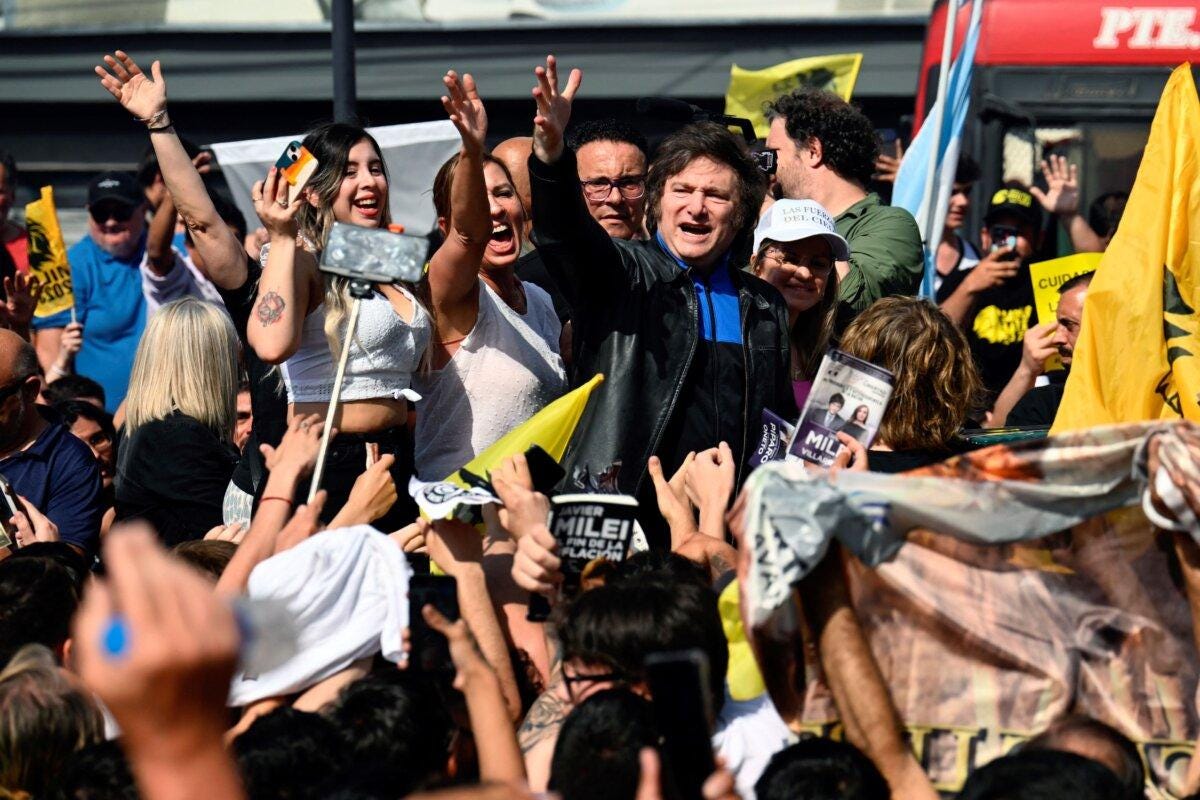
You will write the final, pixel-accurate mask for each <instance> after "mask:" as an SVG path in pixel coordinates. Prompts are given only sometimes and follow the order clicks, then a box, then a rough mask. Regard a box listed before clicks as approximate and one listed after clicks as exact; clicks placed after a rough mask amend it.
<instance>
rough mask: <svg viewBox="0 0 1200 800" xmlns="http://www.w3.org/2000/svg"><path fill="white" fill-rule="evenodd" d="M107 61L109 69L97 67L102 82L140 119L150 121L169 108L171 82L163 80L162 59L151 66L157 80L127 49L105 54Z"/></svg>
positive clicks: (127, 109)
mask: <svg viewBox="0 0 1200 800" xmlns="http://www.w3.org/2000/svg"><path fill="white" fill-rule="evenodd" d="M104 63H105V64H106V65H107V66H108V69H105V68H104V67H101V66H99V65H97V67H96V74H97V75H98V76H100V84H101V85H102V86H103V87H104V88H105V89H107V90H108V92H109V94H111V95H112V96H113V97H115V98H117V100H118V101H120V103H121V105H123V106H125V110H126V111H128V112H129V113H130V114H133V115H134V116H135V117H137V118H138V120H139V121H140V122H149V121H150V120H151V119H153V118H154V116H155V115H156V114H160V113H162V112H165V111H166V110H167V83H166V81H165V80H163V74H162V66H161V65H160V64H159V62H157V61H155V62H154V63H153V64H151V65H150V74H151V75H153V76H154V78H153V80H151V79H150V78H147V77H146V75H145V73H143V72H142V68H141V67H139V66H138V65H137V64H136V63H135V62H134V60H133V59H132V58H130V57H129V54H128V53H126V52H125V51H123V50H118V51H117V52H116V53H114V54H113V55H111V56H105V57H104Z"/></svg>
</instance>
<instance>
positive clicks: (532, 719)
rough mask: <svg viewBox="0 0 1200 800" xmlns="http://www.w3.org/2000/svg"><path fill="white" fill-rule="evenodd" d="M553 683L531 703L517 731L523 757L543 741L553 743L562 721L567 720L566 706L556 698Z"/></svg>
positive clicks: (556, 694)
mask: <svg viewBox="0 0 1200 800" xmlns="http://www.w3.org/2000/svg"><path fill="white" fill-rule="evenodd" d="M554 683H555V682H552V683H551V688H550V689H548V690H546V691H545V692H543V693H542V696H541V697H539V698H538V699H537V700H535V701H534V702H533V706H531V707H530V709H529V713H528V714H526V715H525V721H524V722H522V723H521V728H520V730H518V731H517V739H518V740H519V741H520V743H521V752H522V753H523V754H525V755H528V754H529V751H530V750H532V749H533V748H535V747H537V746H538V745H539V744H541V743H542V742H543V741H546V740H550V741H554V739H555V738H556V737H557V736H558V731H559V729H560V728H561V727H562V724H563V720H564V719H566V718H567V704H566V703H565V702H564V701H563V700H562V699H561V698H560V697H559V696H558V692H557V691H556V688H557V687H555V686H554Z"/></svg>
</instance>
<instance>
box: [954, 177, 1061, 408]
mask: <svg viewBox="0 0 1200 800" xmlns="http://www.w3.org/2000/svg"><path fill="white" fill-rule="evenodd" d="M983 221H984V227H983V231H982V232H981V233H980V239H981V241H982V244H983V249H984V251H985V252H986V253H987V255H986V256H984V258H983V260H982V261H980V262H979V264H977V265H976V266H975V267H973V268H972V269H970V270H966V271H956V272H952V273H950V274H949V275H947V276H946V277H945V279H944V280H943V282H942V288H941V290H940V291H939V297H944V298H945V299H944V300H940V301H939V305H940V306H941V309H942V311H944V312H945V313H946V316H948V317H950V319H952V320H954V322H956V323H958V325H959V327H961V328H962V329H963V332H964V333H966V334H967V340H968V341H969V342H970V344H971V352H972V353H974V356H975V361H976V363H977V364H978V365H979V371H980V373H981V374H982V376H983V382H984V384H985V386H986V387H987V390H988V392H989V393H990V395H991V396H992V397H993V398H994V397H995V396H996V395H998V394H999V393H1000V391H1001V390H1003V389H1004V386H1005V384H1006V383H1008V379H1009V378H1010V377H1012V374H1013V371H1014V370H1015V369H1016V368H1017V366H1018V365H1019V364H1020V363H1021V348H1022V346H1023V342H1024V339H1025V332H1026V331H1027V330H1029V323H1030V319H1031V318H1032V316H1033V283H1032V282H1031V280H1030V277H1029V262H1030V260H1031V259H1032V257H1033V255H1034V253H1035V252H1037V248H1038V245H1039V243H1040V241H1041V234H1042V212H1041V209H1040V208H1039V207H1038V204H1037V201H1036V200H1035V199H1034V196H1033V195H1032V194H1031V193H1030V192H1029V189H1028V187H1026V186H1025V185H1024V184H1021V183H1018V182H1016V181H1009V182H1008V183H1005V184H1004V186H1003V187H1001V188H1000V189H998V190H996V193H995V194H994V195H993V196H992V198H991V202H990V204H989V206H988V211H987V215H986V216H985V217H984V220H983Z"/></svg>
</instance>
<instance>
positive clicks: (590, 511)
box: [550, 494, 638, 588]
mask: <svg viewBox="0 0 1200 800" xmlns="http://www.w3.org/2000/svg"><path fill="white" fill-rule="evenodd" d="M551 505H552V508H551V511H550V532H551V533H552V534H554V538H555V539H556V540H558V554H559V557H561V558H562V561H563V564H562V571H563V577H564V578H565V579H566V582H567V584H568V588H572V586H573V585H574V586H577V585H578V583H579V577H580V575H581V574H582V573H583V570H584V568H585V567H586V566H587V565H588V564H589V563H591V562H592V561H595V560H596V559H598V558H603V559H607V560H608V561H613V562H617V561H624V560H625V554H626V552H628V550H629V542H630V538H631V537H632V535H633V527H634V519H635V518H636V517H637V509H638V504H637V500H636V499H635V498H633V497H630V496H629V495H623V494H563V495H559V496H558V497H555V498H554V499H553V500H551Z"/></svg>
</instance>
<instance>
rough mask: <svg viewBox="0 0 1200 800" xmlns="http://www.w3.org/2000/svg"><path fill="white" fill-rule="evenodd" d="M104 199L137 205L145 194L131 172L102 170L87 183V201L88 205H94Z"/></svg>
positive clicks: (141, 201) (143, 200)
mask: <svg viewBox="0 0 1200 800" xmlns="http://www.w3.org/2000/svg"><path fill="white" fill-rule="evenodd" d="M104 200H112V201H116V202H118V203H124V204H125V205H128V206H137V205H141V204H142V203H143V202H145V200H146V196H145V195H144V194H143V193H142V190H141V188H140V187H139V186H138V185H137V179H136V178H134V176H133V173H132V172H104V173H101V174H100V175H97V176H96V177H95V178H92V182H91V183H89V184H88V192H87V201H88V205H89V206H94V205H96V204H97V203H99V202H101V201H104Z"/></svg>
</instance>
